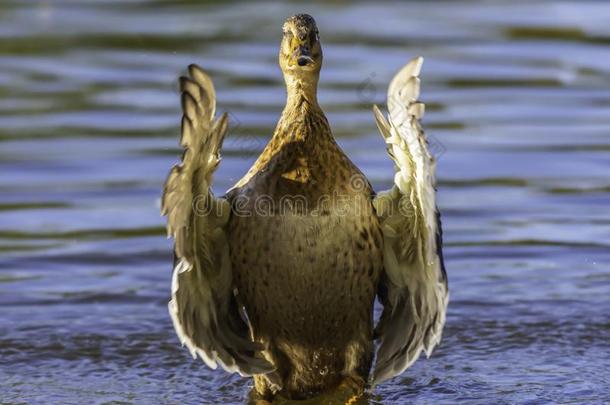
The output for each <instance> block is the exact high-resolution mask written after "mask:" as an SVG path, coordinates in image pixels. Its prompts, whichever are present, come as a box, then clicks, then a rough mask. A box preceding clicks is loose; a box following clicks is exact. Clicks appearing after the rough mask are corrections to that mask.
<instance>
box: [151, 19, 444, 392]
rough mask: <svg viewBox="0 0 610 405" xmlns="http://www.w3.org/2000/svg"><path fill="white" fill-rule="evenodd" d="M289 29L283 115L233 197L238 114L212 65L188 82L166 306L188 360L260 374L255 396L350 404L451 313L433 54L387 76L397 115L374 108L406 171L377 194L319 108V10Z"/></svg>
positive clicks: (434, 336)
mask: <svg viewBox="0 0 610 405" xmlns="http://www.w3.org/2000/svg"><path fill="white" fill-rule="evenodd" d="M282 31H283V34H282V40H281V44H280V49H279V66H280V68H281V71H282V73H283V78H284V82H285V86H286V94H287V97H286V104H285V107H284V110H283V112H282V114H281V116H280V118H279V121H278V123H277V126H276V128H275V131H274V132H273V135H272V136H271V139H270V140H269V142H268V144H267V145H266V147H265V148H264V150H263V151H262V152H261V154H260V156H259V157H258V158H257V160H256V161H255V163H254V164H253V165H252V167H251V168H250V169H249V170H248V171H247V172H246V174H245V175H244V176H243V177H242V178H241V179H240V180H239V181H237V183H236V184H235V185H234V186H233V187H232V188H231V189H229V190H228V191H227V192H226V193H225V194H224V195H223V196H216V195H214V193H213V191H212V184H213V178H212V177H213V174H214V172H215V170H216V168H217V167H218V165H219V163H220V160H221V155H220V153H221V149H222V144H223V140H224V138H225V135H226V134H227V132H228V129H229V123H228V116H227V113H223V114H221V115H220V116H218V117H217V116H216V93H215V89H214V85H213V83H212V80H211V78H210V76H209V75H208V74H207V73H205V72H204V70H203V69H202V68H201V67H199V66H198V65H194V64H193V65H190V66H189V68H188V75H187V76H183V77H181V78H180V89H181V106H182V112H183V115H182V122H181V133H180V144H181V146H182V147H183V148H184V151H183V155H182V159H181V161H180V162H179V163H178V164H176V165H175V166H174V167H173V168H172V169H171V171H170V173H169V175H168V178H167V180H166V183H165V186H164V189H163V195H162V200H161V212H162V214H163V215H165V216H166V217H167V232H168V237H172V238H173V239H174V266H173V273H172V285H171V299H170V301H169V313H170V316H171V320H172V323H173V326H174V329H175V331H176V333H177V336H178V338H179V340H180V342H181V343H182V344H183V345H185V346H186V347H187V348H188V349H189V351H190V353H191V354H192V356H193V357H199V358H201V359H202V360H203V361H204V362H205V364H206V365H207V366H209V367H210V368H212V369H216V368H217V367H218V365H220V366H221V367H222V368H223V369H224V370H226V371H227V372H230V373H239V374H240V375H241V376H244V377H252V378H253V382H254V384H253V388H252V390H251V394H250V398H251V400H252V401H254V402H253V403H258V404H265V403H267V404H268V403H286V402H282V401H311V400H312V399H315V398H318V399H320V398H325V399H328V398H335V399H337V398H342V397H341V395H344V397H345V398H343V399H340V400H338V402H336V403H353V402H349V401H354V400H355V399H356V398H362V397H363V395H365V392H367V390H368V389H371V388H373V387H374V386H375V385H377V384H379V383H382V382H383V381H385V380H388V379H390V378H392V377H395V376H398V375H400V374H401V373H403V372H404V371H405V370H406V369H407V368H408V367H409V366H410V365H411V364H413V362H415V361H416V360H417V359H418V357H419V356H420V353H421V352H424V353H425V354H426V355H428V356H429V355H430V354H431V353H432V350H433V349H434V348H435V347H436V346H437V345H438V344H439V342H440V340H441V336H442V330H443V326H444V323H445V318H446V311H447V306H448V300H449V291H448V283H447V273H446V270H445V264H444V260H443V253H442V229H441V220H440V213H439V210H438V209H437V205H436V200H435V198H436V197H435V194H436V184H435V159H434V157H433V156H432V155H431V153H430V151H429V150H428V146H427V142H426V137H425V134H424V131H423V128H422V125H421V118H422V116H423V113H424V110H425V106H424V104H423V103H422V102H421V101H419V93H420V79H419V73H420V70H421V66H422V63H423V59H422V58H421V57H418V58H415V59H413V60H411V61H410V62H409V63H407V64H406V65H405V66H404V67H403V68H402V69H400V71H399V72H398V73H397V74H396V75H395V76H394V78H393V79H392V81H391V83H390V85H389V88H388V97H387V110H388V114H387V115H384V114H383V112H382V111H381V109H380V108H379V107H377V106H373V118H374V120H375V122H376V124H377V127H378V129H379V131H380V133H381V135H382V137H383V139H384V140H385V144H386V149H387V152H388V155H389V157H390V158H391V159H392V160H393V162H394V167H395V169H394V170H395V171H394V184H393V185H392V188H391V189H390V190H387V191H381V192H375V191H374V189H373V187H372V185H371V183H370V182H369V181H368V179H367V178H366V176H365V175H364V174H363V173H362V171H361V170H360V169H359V168H358V167H357V166H356V165H355V164H354V163H353V162H352V161H351V160H350V159H349V157H348V156H347V155H346V154H345V152H344V151H343V150H342V149H341V148H340V146H339V145H338V144H337V142H336V140H335V138H334V136H333V134H332V130H331V127H330V124H329V122H328V120H327V118H326V116H325V114H324V112H323V110H322V108H321V107H320V104H319V103H318V99H317V89H318V82H319V77H320V71H321V68H322V60H323V55H322V45H321V41H320V35H319V31H318V28H317V24H316V22H315V20H314V18H313V17H311V16H310V15H307V14H296V15H293V16H291V17H289V18H288V19H286V20H285V22H284V24H283V30H282ZM376 300H377V301H379V303H380V306H381V307H382V309H381V315H380V317H379V319H378V320H376V319H375V316H374V314H375V311H374V307H375V302H376ZM337 393H340V395H339V394H337ZM333 395H334V396H333ZM342 401H343V402H342ZM299 403H300V402H299ZM303 403H304V402H303ZM318 403H322V402H318ZM323 403H335V402H332V401H326V402H323Z"/></svg>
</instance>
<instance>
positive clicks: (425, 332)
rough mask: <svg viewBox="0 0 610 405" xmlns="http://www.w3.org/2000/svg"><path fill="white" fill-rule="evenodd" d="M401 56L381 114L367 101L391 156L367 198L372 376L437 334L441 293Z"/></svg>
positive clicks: (414, 74) (410, 88)
mask: <svg viewBox="0 0 610 405" xmlns="http://www.w3.org/2000/svg"><path fill="white" fill-rule="evenodd" d="M422 63H423V58H421V57H419V58H416V59H414V60H412V61H411V62H409V63H408V64H407V65H406V66H405V67H403V68H402V69H401V70H400V72H398V74H397V75H396V76H395V77H394V78H393V79H392V82H391V83H390V87H389V90H388V110H389V115H388V118H387V120H386V119H385V118H384V117H383V114H382V113H381V111H380V110H379V108H377V106H375V107H374V108H373V110H374V113H375V119H376V121H377V126H378V127H379V131H380V132H381V134H382V135H383V137H384V139H385V141H386V144H387V150H388V154H389V155H390V157H391V158H392V160H393V161H394V163H395V170H396V173H395V175H394V186H393V187H392V189H391V190H388V191H385V192H382V193H379V194H378V195H377V197H375V200H374V201H373V204H374V206H375V209H376V212H377V215H378V216H379V218H380V220H381V226H382V230H383V238H384V274H383V276H382V280H381V283H380V287H379V298H380V301H381V303H382V304H383V307H384V308H383V312H382V316H381V319H380V322H379V325H378V326H377V329H376V336H377V337H378V338H379V341H380V346H379V350H378V352H377V358H376V363H375V371H374V374H373V383H374V384H376V383H379V382H381V381H383V380H386V379H388V378H391V377H394V376H396V375H398V374H400V373H402V372H403V371H404V370H405V369H407V368H408V367H409V366H410V365H411V364H412V363H413V362H414V361H415V360H417V358H418V357H419V354H420V353H421V351H422V350H423V351H424V352H425V353H426V355H427V356H429V355H430V354H431V353H432V350H433V349H434V347H435V346H436V345H437V344H438V343H439V342H440V340H441V334H442V329H443V325H444V323H445V312H446V310H447V303H448V301H449V293H448V287H447V275H446V273H445V266H444V263H443V254H442V250H441V248H442V246H441V244H442V230H441V223H440V215H439V212H438V210H437V208H436V202H435V192H436V190H435V178H434V171H435V163H434V159H433V157H432V156H431V155H430V153H429V152H428V149H427V143H426V138H425V136H424V132H423V129H422V127H421V124H420V122H419V119H420V118H421V117H422V115H423V113H424V104H423V103H420V102H419V101H418V97H419V78H418V75H419V71H420V69H421V65H422Z"/></svg>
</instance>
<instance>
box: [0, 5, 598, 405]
mask: <svg viewBox="0 0 610 405" xmlns="http://www.w3.org/2000/svg"><path fill="white" fill-rule="evenodd" d="M295 12H309V13H310V14H312V15H313V16H314V17H315V18H316V19H317V21H318V26H319V28H320V34H321V39H322V42H323V47H324V55H325V60H324V68H323V71H322V75H321V83H320V96H319V98H320V102H321V104H322V106H323V108H324V109H325V111H326V113H327V116H328V118H329V121H330V123H331V126H332V127H333V130H334V133H335V135H336V137H337V138H338V140H339V142H340V144H341V145H342V146H343V147H344V149H345V151H346V152H347V153H348V154H349V156H350V157H351V158H352V159H353V160H354V161H355V162H356V163H357V164H358V165H359V166H360V167H361V168H362V169H363V171H364V172H365V173H366V174H367V175H368V176H369V178H370V179H371V181H372V183H373V184H374V186H375V187H376V189H378V190H381V189H385V188H388V187H389V186H390V184H391V181H392V175H393V172H392V165H391V163H390V161H389V159H388V158H387V157H386V154H385V149H384V144H383V141H382V139H381V137H380V135H378V133H377V129H376V128H375V124H374V120H373V116H372V113H371V104H372V103H382V102H384V94H385V91H386V86H387V84H388V83H389V80H390V78H391V77H392V75H393V74H394V72H395V71H397V70H398V69H399V68H400V67H401V66H402V65H403V64H404V63H405V62H406V61H407V60H409V59H410V58H412V57H414V56H416V55H423V56H424V57H425V58H426V62H425V64H424V68H423V73H422V99H423V100H424V101H425V102H426V103H427V104H428V110H427V115H426V117H425V120H424V124H425V127H426V128H427V133H428V135H429V138H430V141H431V147H432V150H433V152H434V154H435V155H437V157H438V181H439V184H438V185H439V193H438V199H439V201H438V202H439V205H440V208H441V211H442V213H443V219H444V230H445V255H446V256H445V257H446V263H447V270H448V273H449V281H450V288H451V303H450V307H449V313H448V318H447V325H446V328H445V332H444V339H443V342H442V344H441V345H440V347H438V349H437V350H436V352H435V353H434V355H433V356H432V357H431V359H429V360H423V359H420V360H419V361H418V362H417V363H416V364H415V365H414V366H413V367H411V368H410V369H409V370H408V371H407V372H406V373H404V374H403V375H402V376H401V377H398V378H395V379H393V380H392V381H390V382H388V383H386V384H383V385H381V386H379V387H378V388H377V389H376V390H375V392H374V393H373V394H372V396H371V398H370V403H371V404H406V403H413V404H456V403H465V404H602V403H609V402H610V370H609V369H610V176H609V174H610V24H608V21H610V3H607V2H602V1H599V2H586V1H571V2H541V1H527V2H525V1H523V2H521V1H506V2H490V1H468V2H466V1H453V2H445V3H440V2H415V3H394V2H392V3H374V4H368V3H353V4H350V3H348V2H340V1H335V2H325V3H322V2H320V3H309V2H308V3H302V4H301V3H297V2H289V3H285V4H283V5H277V4H272V3H261V4H257V5H254V4H241V3H227V4H225V3H220V2H219V3H218V4H215V3H214V2H198V1H186V0H183V1H178V2H172V1H161V0H158V1H137V0H131V1H123V0H121V1H119V0H114V1H112V0H105V1H101V0H100V1H76V0H74V1H68V0H66V1H53V0H50V1H16V0H15V1H7V0H3V1H2V2H1V3H0V403H2V404H18V403H28V404H47V403H52V404H83V403H87V404H89V403H90V404H130V403H134V404H152V403H163V404H182V403H189V404H190V403H193V404H195V403H205V404H221V403H228V404H238V403H243V399H244V396H245V394H246V392H247V390H248V389H249V387H250V384H251V383H250V381H249V380H247V379H242V378H239V377H236V376H231V375H228V374H225V373H223V372H220V371H211V370H209V369H207V368H206V367H205V366H204V364H203V363H202V362H201V361H195V360H192V359H191V358H190V355H189V354H188V351H187V350H186V349H184V348H181V347H180V345H179V342H178V339H177V337H176V336H175V334H174V332H173V329H172V326H171V322H170V320H169V317H168V313H167V301H168V297H169V287H170V272H171V260H172V259H171V246H172V244H171V241H168V240H167V239H166V238H165V236H164V219H163V218H161V217H160V215H159V210H158V208H159V197H160V191H161V186H162V183H163V181H164V179H165V176H166V174H167V172H168V170H169V168H170V167H171V165H172V164H174V163H175V162H176V161H177V158H178V155H179V153H180V150H179V148H178V144H177V135H178V126H179V118H180V117H179V96H178V91H177V77H178V76H179V75H180V74H181V73H182V72H183V71H184V70H185V68H186V66H187V65H188V64H189V63H193V62H196V63H198V64H200V65H201V66H203V67H204V68H205V69H207V70H208V71H209V72H210V73H211V75H212V77H213V79H214V82H215V84H216V87H217V91H218V99H219V106H218V107H219V110H221V111H228V112H229V113H230V116H231V121H232V127H233V129H232V130H231V132H230V133H229V136H228V138H227V140H226V142H225V147H224V160H223V162H222V164H221V166H220V169H219V171H218V173H217V175H216V183H215V190H217V192H218V193H222V192H223V191H224V190H226V189H227V188H229V187H230V186H231V185H232V184H233V182H235V181H236V180H237V179H238V178H239V177H241V175H242V174H243V173H245V171H246V170H247V168H248V167H249V165H250V164H251V163H252V162H253V160H254V159H255V157H256V155H257V154H258V153H259V152H260V151H261V150H262V148H263V146H264V145H265V143H266V141H267V139H268V138H269V136H270V134H271V132H272V130H273V128H274V126H275V123H276V121H277V119H278V117H279V114H280V112H281V109H282V107H283V103H284V88H283V81H282V77H281V74H280V71H279V68H278V67H277V50H278V43H279V40H280V35H281V25H282V22H283V19H284V18H285V17H286V16H288V15H290V14H293V13H295Z"/></svg>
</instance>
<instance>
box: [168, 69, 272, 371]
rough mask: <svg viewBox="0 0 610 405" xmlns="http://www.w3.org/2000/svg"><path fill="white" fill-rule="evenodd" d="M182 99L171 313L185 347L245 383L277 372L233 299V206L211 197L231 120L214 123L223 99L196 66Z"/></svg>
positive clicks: (172, 213)
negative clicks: (248, 377) (229, 233)
mask: <svg viewBox="0 0 610 405" xmlns="http://www.w3.org/2000/svg"><path fill="white" fill-rule="evenodd" d="M180 89H181V91H182V110H183V116H182V128H181V138H180V144H181V145H182V146H183V147H184V153H183V155H182V162H181V163H180V164H177V165H176V166H174V167H173V168H172V170H171V172H170V174H169V176H168V178H167V181H166V183H165V188H164V190H163V198H162V202H161V213H162V214H163V215H166V216H167V232H168V236H173V237H174V240H175V247H174V254H175V256H174V257H175V258H174V271H173V277H172V298H171V301H170V302H169V312H170V314H171V318H172V321H173V324H174V328H175V329H176V333H177V334H178V337H179V338H180V341H181V342H182V344H184V345H186V346H187V347H188V348H189V350H190V351H191V354H192V355H193V357H196V356H197V355H198V356H199V357H201V358H202V359H203V361H205V363H206V364H207V365H208V366H210V367H211V368H216V366H217V363H220V365H221V366H222V367H223V368H225V369H226V370H227V371H230V372H239V373H240V374H242V375H251V374H258V373H266V372H269V371H271V370H272V366H271V365H270V364H269V363H268V362H267V361H265V360H263V359H261V358H259V357H257V356H256V352H257V351H259V350H261V349H262V347H261V346H260V345H259V344H258V343H254V342H252V341H250V340H249V339H248V328H247V324H246V322H245V321H244V318H243V317H242V313H241V310H240V309H239V306H238V305H237V303H236V300H235V296H234V294H233V286H232V276H231V263H230V258H229V245H228V243H227V238H226V234H225V226H226V224H227V222H228V220H229V217H230V215H231V208H230V205H229V203H228V202H227V201H226V200H224V199H221V198H216V197H214V195H213V194H212V192H211V189H210V183H211V181H212V174H213V172H214V170H215V169H216V167H217V166H218V163H219V162H220V155H219V152H220V148H221V146H222V141H223V138H224V136H225V133H226V131H227V116H226V114H223V115H222V116H221V117H220V118H219V119H214V112H215V106H216V96H215V93H214V86H213V84H212V81H211V80H210V78H209V77H208V75H207V74H205V73H204V72H203V71H202V70H201V68H199V67H198V66H196V65H191V66H189V77H181V78H180Z"/></svg>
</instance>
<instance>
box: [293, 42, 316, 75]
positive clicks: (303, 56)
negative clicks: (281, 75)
mask: <svg viewBox="0 0 610 405" xmlns="http://www.w3.org/2000/svg"><path fill="white" fill-rule="evenodd" d="M293 57H294V61H295V62H296V63H295V64H294V65H293V66H294V67H297V66H298V67H300V68H304V69H312V68H313V66H314V60H313V58H312V57H311V51H310V50H309V48H308V47H305V46H299V47H298V48H297V49H296V50H295V52H294V55H293Z"/></svg>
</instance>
